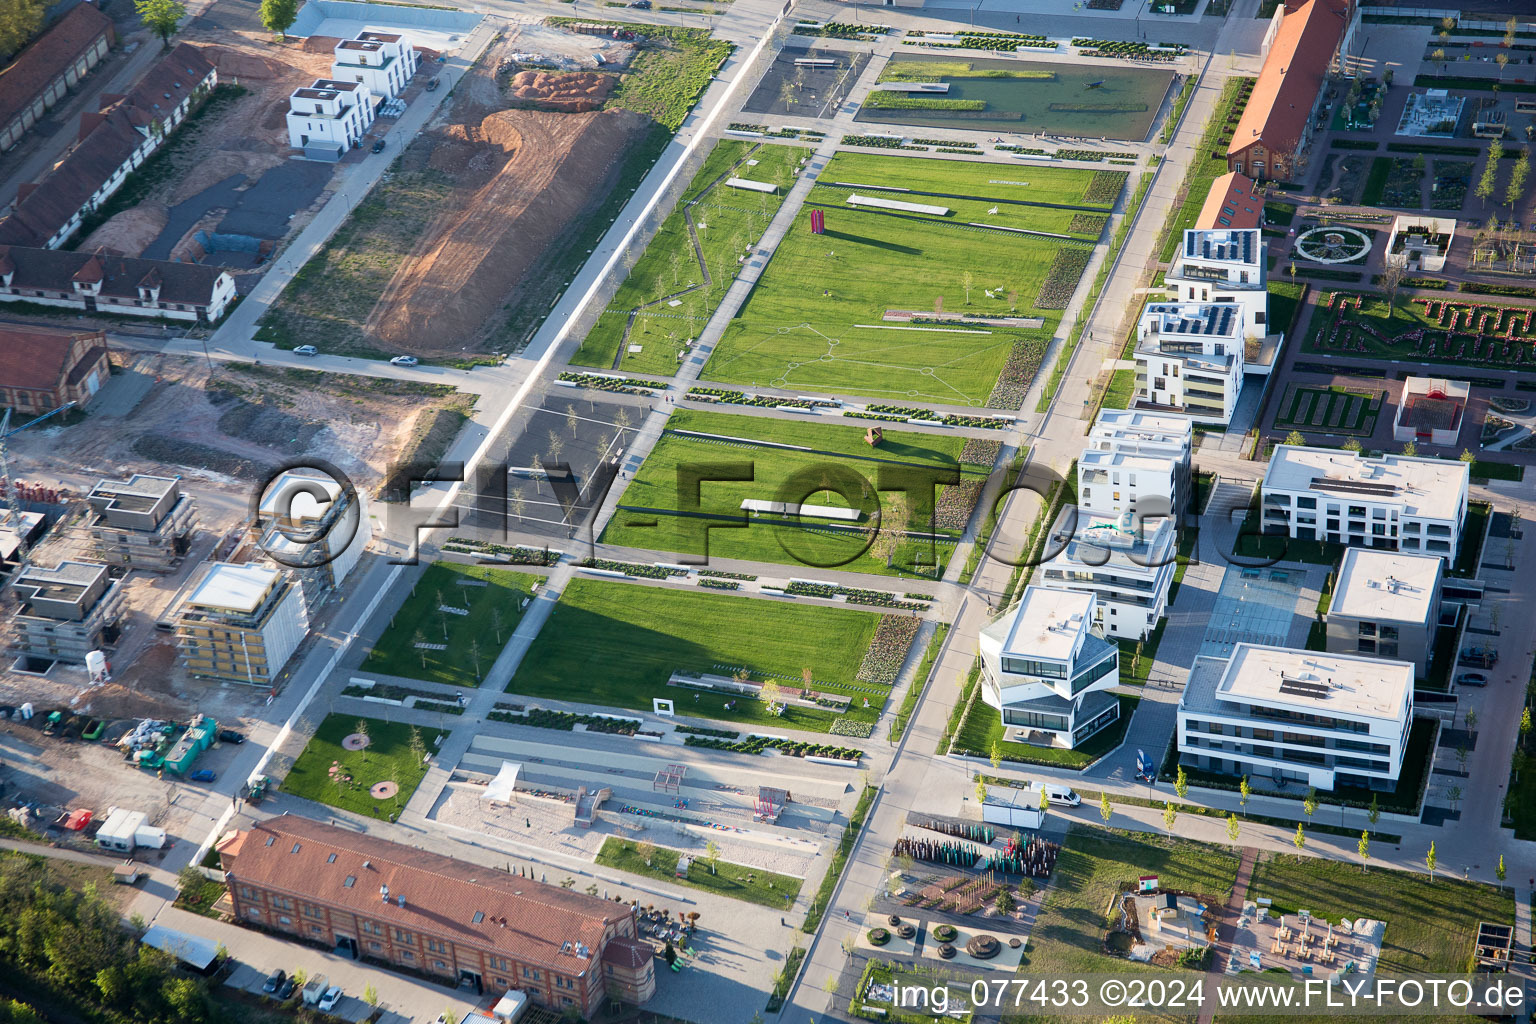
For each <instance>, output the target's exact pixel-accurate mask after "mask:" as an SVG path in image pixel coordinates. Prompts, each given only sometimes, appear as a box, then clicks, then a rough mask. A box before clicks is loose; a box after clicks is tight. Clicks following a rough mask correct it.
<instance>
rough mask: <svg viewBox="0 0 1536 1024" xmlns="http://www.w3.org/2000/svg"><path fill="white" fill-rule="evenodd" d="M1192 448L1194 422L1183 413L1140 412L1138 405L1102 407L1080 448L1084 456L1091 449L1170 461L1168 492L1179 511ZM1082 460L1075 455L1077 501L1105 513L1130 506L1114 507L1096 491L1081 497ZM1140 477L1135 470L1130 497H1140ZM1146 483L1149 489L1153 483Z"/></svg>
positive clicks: (1185, 497)
mask: <svg viewBox="0 0 1536 1024" xmlns="http://www.w3.org/2000/svg"><path fill="white" fill-rule="evenodd" d="M1193 448H1194V424H1193V423H1192V422H1191V421H1190V420H1189V419H1187V418H1186V417H1183V416H1172V415H1169V414H1166V413H1155V412H1143V411H1142V410H1140V409H1102V410H1100V411H1099V417H1098V419H1097V420H1095V421H1094V424H1093V429H1092V430H1090V431H1089V433H1088V447H1087V448H1085V449H1084V450H1083V455H1084V456H1086V455H1087V454H1088V452H1090V451H1093V452H1109V453H1113V454H1117V455H1134V456H1139V457H1141V458H1145V459H1158V460H1166V461H1168V462H1171V463H1172V464H1173V465H1172V468H1171V473H1172V478H1173V482H1174V487H1173V489H1172V490H1171V491H1169V492H1168V494H1169V495H1171V497H1172V502H1173V504H1172V508H1173V510H1174V512H1176V513H1182V512H1184V511H1185V510H1186V509H1187V507H1188V504H1189V498H1190V483H1191V481H1190V452H1191V451H1192V450H1193ZM1082 462H1083V459H1082V458H1081V457H1080V458H1079V459H1078V470H1079V471H1078V487H1079V490H1078V501H1079V503H1080V504H1083V505H1085V506H1086V507H1088V508H1091V509H1093V510H1094V511H1096V512H1104V513H1119V512H1124V511H1126V509H1127V508H1129V507H1131V506H1130V505H1129V504H1128V505H1126V506H1122V507H1117V506H1116V505H1115V504H1114V503H1113V500H1112V498H1111V501H1110V502H1108V503H1105V502H1104V500H1103V496H1102V495H1098V494H1095V496H1094V498H1093V499H1092V500H1091V501H1084V500H1083V496H1082V490H1081V487H1082V483H1083V474H1082ZM1100 465H1102V463H1100ZM1140 480H1141V477H1140V474H1139V473H1138V475H1137V484H1136V485H1134V489H1135V491H1136V493H1135V494H1134V495H1133V498H1138V497H1140V494H1141V488H1142V484H1141V482H1140ZM1146 486H1147V488H1148V491H1149V493H1150V488H1151V486H1152V485H1150V484H1148V485H1146ZM1146 508H1147V510H1148V511H1150V510H1151V509H1152V508H1153V505H1152V504H1151V503H1148V504H1147V506H1146ZM1195 511H1196V512H1198V511H1199V510H1198V509H1196V510H1195Z"/></svg>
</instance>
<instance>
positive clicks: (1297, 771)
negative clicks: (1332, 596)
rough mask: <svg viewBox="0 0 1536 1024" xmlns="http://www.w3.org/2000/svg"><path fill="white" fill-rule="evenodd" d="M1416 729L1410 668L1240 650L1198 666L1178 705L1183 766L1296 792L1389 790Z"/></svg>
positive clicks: (1343, 657)
mask: <svg viewBox="0 0 1536 1024" xmlns="http://www.w3.org/2000/svg"><path fill="white" fill-rule="evenodd" d="M1412 726H1413V666H1412V665H1410V664H1408V663H1407V662H1405V661H1384V660H1382V659H1380V658H1369V657H1362V656H1360V655H1358V654H1353V655H1352V654H1331V653H1322V652H1317V651H1295V650H1289V649H1287V648H1283V647H1262V646H1257V645H1254V644H1246V643H1240V644H1237V645H1236V647H1235V648H1234V649H1233V651H1232V656H1231V657H1230V658H1226V659H1222V658H1208V657H1207V658H1196V659H1195V665H1194V668H1193V669H1191V670H1190V674H1189V682H1188V683H1187V684H1186V685H1185V687H1184V694H1183V696H1182V697H1181V698H1180V700H1179V710H1178V734H1177V742H1178V751H1179V761H1180V763H1181V764H1186V765H1190V766H1192V767H1198V768H1202V769H1205V770H1207V771H1216V772H1225V773H1227V774H1231V775H1247V776H1249V777H1250V778H1252V779H1254V780H1255V781H1257V782H1259V784H1260V785H1261V786H1267V785H1268V784H1270V783H1273V784H1275V785H1285V784H1291V783H1294V784H1295V785H1296V786H1297V788H1298V790H1301V789H1305V788H1306V787H1308V786H1315V787H1316V788H1318V789H1320V790H1331V789H1333V788H1334V787H1335V786H1337V785H1340V784H1344V785H1352V786H1369V787H1371V788H1374V789H1382V790H1388V789H1391V788H1393V787H1394V786H1395V785H1396V783H1397V778H1398V775H1399V774H1400V773H1401V772H1402V767H1403V750H1404V748H1405V746H1406V745H1407V743H1408V733H1409V730H1410V729H1411V728H1412Z"/></svg>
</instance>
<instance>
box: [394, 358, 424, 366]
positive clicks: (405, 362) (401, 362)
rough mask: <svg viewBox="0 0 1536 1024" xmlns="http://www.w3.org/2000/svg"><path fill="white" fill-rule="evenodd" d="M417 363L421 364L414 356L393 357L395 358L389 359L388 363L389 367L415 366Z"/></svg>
mask: <svg viewBox="0 0 1536 1024" xmlns="http://www.w3.org/2000/svg"><path fill="white" fill-rule="evenodd" d="M419 362H421V360H419V359H417V358H416V357H415V356H395V358H393V359H391V360H390V361H389V365H391V366H415V365H416V364H417V363H419Z"/></svg>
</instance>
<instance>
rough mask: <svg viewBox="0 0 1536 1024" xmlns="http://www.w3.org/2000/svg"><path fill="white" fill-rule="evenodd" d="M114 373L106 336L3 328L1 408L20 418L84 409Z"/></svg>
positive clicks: (0, 332) (0, 338) (0, 327)
mask: <svg viewBox="0 0 1536 1024" xmlns="http://www.w3.org/2000/svg"><path fill="white" fill-rule="evenodd" d="M111 372H112V369H111V366H110V365H109V363H108V360H107V336H106V334H105V333H103V332H101V331H65V330H59V329H57V328H53V327H31V326H25V325H21V324H5V325H0V406H5V407H7V408H11V409H15V410H16V412H17V414H18V415H21V416H23V417H25V416H26V415H28V414H29V413H30V414H32V415H39V414H41V413H45V412H47V411H48V410H50V409H57V408H58V407H59V406H61V405H63V404H64V403H65V402H74V403H75V404H76V405H84V404H85V403H87V402H89V401H90V400H91V396H92V395H94V394H96V391H97V389H98V388H100V387H101V386H102V385H103V384H105V383H106V382H107V377H108V376H109V375H110V374H111Z"/></svg>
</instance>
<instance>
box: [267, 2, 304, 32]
mask: <svg viewBox="0 0 1536 1024" xmlns="http://www.w3.org/2000/svg"><path fill="white" fill-rule="evenodd" d="M298 16H299V0H261V24H262V27H264V28H265V29H266V30H267V31H268V32H276V33H277V37H278V38H279V39H286V38H287V37H288V29H290V28H292V27H293V23H294V21H295V20H296V19H297V18H298Z"/></svg>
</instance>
